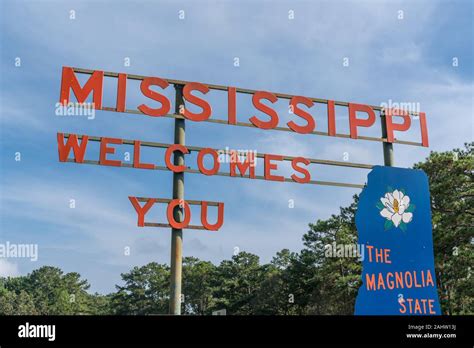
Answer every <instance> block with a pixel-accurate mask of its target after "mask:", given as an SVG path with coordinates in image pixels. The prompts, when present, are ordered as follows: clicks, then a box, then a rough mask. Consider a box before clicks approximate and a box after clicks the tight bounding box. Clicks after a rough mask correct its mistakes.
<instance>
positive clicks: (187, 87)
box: [57, 67, 428, 315]
mask: <svg viewBox="0 0 474 348" xmlns="http://www.w3.org/2000/svg"><path fill="white" fill-rule="evenodd" d="M76 73H78V74H88V75H90V78H89V80H87V82H86V83H85V84H84V85H83V86H81V84H80V83H79V81H78V79H77V77H76ZM104 77H109V78H115V79H116V80H117V102H116V105H115V107H107V106H103V105H102V94H103V85H104V84H103V82H104ZM129 79H130V80H138V81H141V83H140V90H141V92H142V94H143V95H144V96H145V97H147V98H149V99H151V100H153V101H155V102H158V103H159V104H160V107H158V108H156V107H150V106H148V105H146V104H141V105H139V106H138V107H137V109H127V105H126V104H127V103H126V92H127V80H129ZM169 85H173V86H174V88H175V96H176V97H175V105H174V113H171V101H170V100H169V99H168V98H167V97H166V96H165V95H163V94H160V93H158V92H157V91H155V90H152V89H151V88H150V87H151V86H155V87H160V88H162V89H163V90H165V89H166V88H168V87H169ZM71 90H72V91H73V92H74V94H75V96H76V99H77V102H76V106H84V104H85V103H86V100H87V98H88V96H90V95H91V94H92V96H93V103H91V104H92V106H93V108H95V109H97V110H104V111H113V112H121V113H128V114H139V115H147V116H150V117H154V118H163V117H166V118H174V120H175V121H174V143H173V144H164V143H158V142H151V141H141V140H129V139H118V138H109V137H97V136H88V135H77V134H68V133H57V142H58V152H59V161H60V162H75V163H85V164H95V165H104V166H115V167H127V168H137V169H145V170H166V171H172V172H173V192H172V193H173V194H172V198H171V199H169V198H150V197H148V198H147V197H135V196H129V197H128V198H129V200H130V202H131V204H132V206H133V208H134V209H135V211H136V213H137V225H138V227H165V228H171V255H170V256H171V260H170V261H171V262H170V265H171V280H170V306H169V312H170V314H174V315H179V314H181V303H182V293H181V284H182V261H183V229H197V230H208V231H217V230H219V228H220V227H221V226H222V225H223V222H224V203H222V202H209V201H199V200H185V199H184V173H192V174H203V175H207V176H213V175H217V176H225V177H240V178H246V179H252V180H270V181H277V182H292V183H298V184H312V185H327V186H337V187H351V188H364V184H359V183H348V182H337V181H322V180H314V179H312V178H311V172H310V171H309V170H308V167H309V166H310V165H322V166H339V167H346V168H347V167H349V168H361V169H372V168H373V165H372V164H364V163H354V162H348V161H334V160H327V159H318V158H306V157H301V156H298V157H294V156H288V155H276V154H269V153H258V154H257V153H256V152H255V153H251V154H249V153H246V154H245V156H244V159H243V161H241V160H240V155H241V154H239V153H238V151H237V150H231V151H230V152H227V151H228V149H227V148H226V150H225V151H226V152H223V150H222V149H221V150H218V149H213V148H209V147H205V148H204V147H198V146H186V144H185V120H190V121H193V122H211V123H214V124H221V125H231V126H238V127H253V128H260V129H262V130H274V131H284V132H294V133H296V134H311V135H317V136H329V137H338V138H346V139H355V140H357V139H360V140H366V141H376V142H382V144H383V145H382V146H383V154H384V164H385V166H393V164H394V162H393V143H398V144H405V145H415V146H424V147H428V131H427V125H426V115H425V113H423V112H419V113H413V112H412V113H410V112H407V111H404V110H400V109H390V108H389V109H385V108H382V107H379V106H371V105H365V104H356V103H348V102H341V101H334V100H327V99H320V98H308V97H303V96H295V95H289V94H284V93H271V92H266V91H257V90H250V89H244V88H236V87H227V86H221V85H211V84H202V83H199V82H189V81H180V80H171V79H162V78H158V77H149V76H141V75H128V74H124V73H113V72H104V71H100V70H89V69H79V68H71V67H63V71H62V79H61V90H60V99H59V104H60V105H62V106H68V105H70V104H71V102H70V91H71ZM210 90H217V91H221V92H226V93H227V102H228V103H227V104H228V108H227V120H223V119H215V118H211V115H212V107H211V105H210V104H209V103H208V102H207V101H206V100H204V99H202V98H200V97H198V96H196V95H195V94H193V93H192V92H194V93H196V92H200V93H202V94H204V95H206V94H207V93H208V92H209V91H210ZM237 93H240V94H247V95H249V94H250V95H252V104H253V106H254V108H255V110H258V111H259V112H260V113H263V114H265V115H266V117H267V118H269V120H266V119H263V120H262V119H261V118H259V117H258V116H256V115H253V116H251V117H249V121H250V123H249V122H241V121H238V120H237V102H236V101H237ZM279 98H280V99H283V100H289V107H290V109H291V110H292V114H294V116H295V117H299V118H300V121H301V120H304V121H305V124H304V125H301V124H298V123H295V122H294V121H290V122H288V123H286V125H287V127H282V126H279V116H278V113H277V111H276V109H274V108H272V107H271V104H273V103H275V102H277V101H278V100H279ZM185 101H186V103H190V104H191V105H195V106H197V107H198V108H200V109H201V110H202V111H201V112H200V113H194V112H191V111H190V110H189V109H187V108H186V105H185ZM262 101H265V103H263V102H262ZM269 103H271V104H270V106H268V104H269ZM315 104H322V105H325V106H326V110H323V111H326V115H327V125H328V126H327V130H324V131H323V130H319V128H318V129H316V121H315V119H314V118H313V115H311V114H310V113H309V112H308V111H307V110H309V109H310V108H312V107H313V106H314V105H315ZM302 105H304V106H305V107H306V109H302V108H301V106H302ZM336 105H337V106H343V107H347V108H348V118H349V129H350V132H349V134H341V133H338V132H337V129H336V128H337V127H336V126H337V125H336V109H335V107H336ZM318 110H320V109H319V108H318ZM376 111H378V112H380V120H381V124H382V137H381V138H380V137H373V136H362V135H359V134H358V129H359V128H361V127H362V128H369V127H371V126H373V125H374V124H375V122H376ZM358 113H365V114H366V115H367V116H368V117H367V118H360V117H358V116H357V114H358ZM412 114H413V115H415V114H416V115H417V116H418V118H419V123H420V132H421V142H413V141H406V140H399V139H397V138H395V135H394V133H395V131H398V132H404V131H407V130H408V129H410V127H411V118H410V116H411V115H412ZM393 116H398V117H401V118H402V119H403V122H402V123H396V122H394V121H393ZM65 139H67V140H66V142H65ZM79 141H80V142H79ZM89 142H100V151H99V160H98V161H97V160H89V159H85V158H84V157H85V152H86V148H87V144H88V143H89ZM117 144H118V145H127V146H133V163H124V162H122V161H120V160H112V159H109V158H107V156H108V155H109V154H114V153H115V148H114V147H112V145H117ZM141 147H152V148H159V149H166V152H165V156H164V162H165V164H166V165H165V166H163V165H157V164H154V163H143V162H142V161H141V160H140V149H141ZM71 151H72V152H73V156H74V158H69V154H70V153H71ZM190 152H197V153H198V155H197V167H198V169H196V168H191V167H188V166H186V165H185V154H189V153H190ZM224 153H225V154H226V156H228V157H229V158H230V161H227V162H226V161H223V162H222V163H221V160H220V155H221V154H224ZM205 157H206V158H209V159H212V163H213V165H212V167H211V168H208V167H206V166H205V165H204V158H205ZM257 160H261V161H263V166H262V167H263V173H261V174H260V175H257V173H256V161H257ZM284 161H289V162H291V167H292V169H293V174H292V175H291V176H290V177H286V176H283V175H277V174H275V173H274V172H275V171H277V169H278V163H281V162H284ZM223 163H229V171H222V170H220V167H221V165H222V164H223ZM259 168H260V167H259ZM262 174H263V175H262ZM141 203H144V204H143V205H141ZM157 203H158V204H160V203H161V204H167V205H168V206H167V210H166V217H167V220H168V223H162V222H146V221H145V215H146V214H147V212H148V211H149V210H150V209H151V208H152V207H153V205H154V204H157ZM190 205H199V206H200V207H201V216H200V218H201V224H202V225H191V224H190V222H191V210H190ZM209 206H214V207H217V222H216V223H214V224H211V223H209V221H208V214H207V212H208V207H209Z"/></svg>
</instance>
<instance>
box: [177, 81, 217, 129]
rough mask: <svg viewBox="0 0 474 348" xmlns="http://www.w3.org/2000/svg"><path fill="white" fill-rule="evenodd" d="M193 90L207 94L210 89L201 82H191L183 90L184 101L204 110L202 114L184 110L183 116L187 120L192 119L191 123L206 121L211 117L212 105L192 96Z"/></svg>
mask: <svg viewBox="0 0 474 348" xmlns="http://www.w3.org/2000/svg"><path fill="white" fill-rule="evenodd" d="M193 90H196V91H199V92H202V93H204V94H207V93H208V92H209V87H207V86H206V85H204V84H202V83H199V82H190V83H187V84H186V85H185V86H184V88H183V97H184V99H186V101H189V102H190V103H193V104H195V105H197V106H199V107H200V108H201V109H202V112H201V113H200V114H195V113H193V112H191V111H189V110H187V109H186V108H184V110H183V116H184V117H186V118H187V119H190V120H191V121H196V122H199V121H205V120H207V119H208V118H209V117H210V116H211V113H212V108H211V105H210V104H209V103H208V102H207V101H205V100H203V99H201V98H198V97H196V96H194V95H192V94H191V92H192V91H193Z"/></svg>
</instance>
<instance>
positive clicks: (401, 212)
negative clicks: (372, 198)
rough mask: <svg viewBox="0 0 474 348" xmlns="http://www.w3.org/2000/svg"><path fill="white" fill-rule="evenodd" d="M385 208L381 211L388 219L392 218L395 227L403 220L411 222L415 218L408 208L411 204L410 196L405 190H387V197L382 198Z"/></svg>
mask: <svg viewBox="0 0 474 348" xmlns="http://www.w3.org/2000/svg"><path fill="white" fill-rule="evenodd" d="M380 201H381V202H382V204H383V206H384V208H383V209H382V210H381V211H380V215H382V216H383V217H384V218H386V219H387V220H391V221H392V222H393V224H394V225H395V227H398V225H400V223H401V222H404V223H409V222H410V221H411V220H412V219H413V214H412V213H409V212H407V211H406V210H407V209H408V207H409V206H410V197H408V196H407V195H405V194H404V193H403V192H401V191H398V190H395V191H393V192H392V193H390V192H387V193H386V194H385V197H382V198H380Z"/></svg>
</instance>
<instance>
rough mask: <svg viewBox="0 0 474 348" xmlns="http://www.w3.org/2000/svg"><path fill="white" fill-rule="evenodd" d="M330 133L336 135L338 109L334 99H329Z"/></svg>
mask: <svg viewBox="0 0 474 348" xmlns="http://www.w3.org/2000/svg"><path fill="white" fill-rule="evenodd" d="M328 135H329V136H335V135H336V109H335V107H334V100H328Z"/></svg>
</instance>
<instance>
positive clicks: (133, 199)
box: [128, 196, 156, 227]
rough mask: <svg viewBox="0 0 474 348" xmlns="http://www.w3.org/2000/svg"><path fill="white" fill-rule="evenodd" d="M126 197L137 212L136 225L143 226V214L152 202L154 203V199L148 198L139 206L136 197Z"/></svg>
mask: <svg viewBox="0 0 474 348" xmlns="http://www.w3.org/2000/svg"><path fill="white" fill-rule="evenodd" d="M128 199H129V200H130V202H132V205H133V207H134V208H135V211H136V212H137V214H138V227H143V226H145V214H146V213H147V212H148V210H150V208H151V207H152V206H153V204H155V202H156V199H154V198H149V199H148V201H147V202H146V203H145V205H144V206H143V207H141V206H140V203H138V199H137V198H136V197H131V196H129V197H128Z"/></svg>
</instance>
